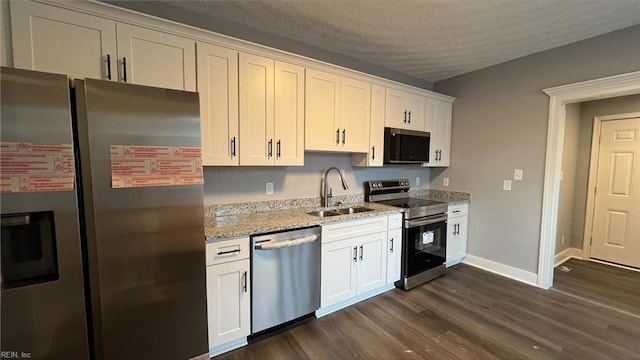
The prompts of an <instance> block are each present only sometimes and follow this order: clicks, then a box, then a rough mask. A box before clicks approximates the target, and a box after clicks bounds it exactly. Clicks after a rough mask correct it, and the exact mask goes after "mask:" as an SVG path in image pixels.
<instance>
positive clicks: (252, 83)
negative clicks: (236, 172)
mask: <svg viewBox="0 0 640 360" xmlns="http://www.w3.org/2000/svg"><path fill="white" fill-rule="evenodd" d="M273 68H274V61H273V60H272V59H268V58H265V57H261V56H255V55H249V54H244V53H241V54H240V66H239V70H240V85H239V90H240V112H239V114H240V139H242V146H241V147H240V164H241V165H273V152H274V151H273V116H274V113H273V92H274V87H273Z"/></svg>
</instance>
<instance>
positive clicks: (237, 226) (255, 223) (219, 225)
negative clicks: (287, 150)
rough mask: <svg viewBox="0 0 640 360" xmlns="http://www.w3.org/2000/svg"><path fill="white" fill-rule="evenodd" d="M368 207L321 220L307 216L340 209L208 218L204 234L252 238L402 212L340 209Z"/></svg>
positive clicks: (376, 206)
mask: <svg viewBox="0 0 640 360" xmlns="http://www.w3.org/2000/svg"><path fill="white" fill-rule="evenodd" d="M347 206H354V207H355V206H364V207H368V208H371V209H373V211H366V212H361V213H356V214H349V215H338V216H329V217H324V218H323V217H318V216H313V215H309V214H307V213H308V212H311V211H317V210H330V209H335V208H336V207H329V208H326V209H325V208H322V207H311V208H298V209H286V210H275V211H265V212H258V213H252V214H239V215H226V216H205V218H204V233H205V237H206V240H207V241H215V240H219V239H223V238H231V237H238V236H250V235H257V234H264V233H270V232H274V231H283V230H291V229H297V228H304V227H309V226H316V225H322V224H329V223H334V222H341V221H346V220H353V219H361V218H366V217H372V216H378V215H385V214H392V213H399V212H401V211H402V209H399V208H396V207H392V206H386V205H381V204H376V203H366V202H362V203H355V204H348V205H347V204H345V205H343V206H339V207H347Z"/></svg>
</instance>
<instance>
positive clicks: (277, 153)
mask: <svg viewBox="0 0 640 360" xmlns="http://www.w3.org/2000/svg"><path fill="white" fill-rule="evenodd" d="M277 145H278V146H277V147H276V148H277V150H276V156H277V157H278V159H280V156H281V154H280V148H281V143H280V140H278V143H277Z"/></svg>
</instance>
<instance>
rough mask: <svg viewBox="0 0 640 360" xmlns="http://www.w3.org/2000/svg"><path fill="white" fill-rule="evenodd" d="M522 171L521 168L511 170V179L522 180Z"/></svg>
mask: <svg viewBox="0 0 640 360" xmlns="http://www.w3.org/2000/svg"><path fill="white" fill-rule="evenodd" d="M522 176H523V172H522V169H515V170H514V171H513V180H522Z"/></svg>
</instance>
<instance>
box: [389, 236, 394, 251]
mask: <svg viewBox="0 0 640 360" xmlns="http://www.w3.org/2000/svg"><path fill="white" fill-rule="evenodd" d="M390 241H391V249H389V251H391V252H393V238H391V240H390Z"/></svg>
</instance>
